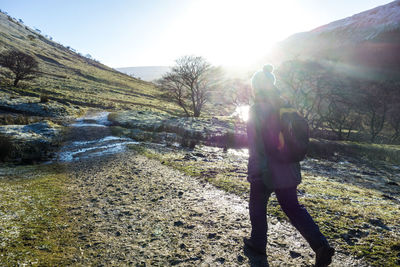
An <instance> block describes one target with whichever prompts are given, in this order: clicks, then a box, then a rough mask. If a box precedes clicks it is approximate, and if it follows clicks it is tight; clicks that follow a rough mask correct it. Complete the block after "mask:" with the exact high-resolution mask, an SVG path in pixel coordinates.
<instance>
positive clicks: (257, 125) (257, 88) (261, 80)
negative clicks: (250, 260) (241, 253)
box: [243, 65, 335, 266]
mask: <svg viewBox="0 0 400 267" xmlns="http://www.w3.org/2000/svg"><path fill="white" fill-rule="evenodd" d="M251 86H252V94H253V97H254V104H253V105H252V106H251V107H250V111H249V120H248V122H247V136H248V143H249V161H248V178H247V179H248V181H249V182H250V201H249V212H250V221H251V227H252V228H251V236H250V238H244V239H243V241H244V243H245V247H247V248H249V249H251V250H252V251H253V252H255V253H257V254H261V255H266V245H267V217H266V215H267V211H266V208H267V203H268V199H269V197H270V195H271V193H272V192H275V195H276V198H277V200H278V202H279V205H280V206H281V208H282V210H283V211H284V212H285V214H286V215H287V216H288V218H289V220H290V222H291V224H292V225H293V226H294V227H295V228H296V229H297V230H298V231H299V232H300V233H301V235H302V236H303V237H304V238H305V239H306V240H307V242H308V243H309V245H310V246H311V248H312V249H313V250H314V252H315V253H316V261H315V266H328V265H329V264H330V263H331V261H332V256H333V254H334V252H335V250H334V248H332V247H331V246H330V245H329V243H328V241H327V239H326V238H325V236H324V235H323V234H322V233H321V232H320V230H319V228H318V226H317V225H316V223H315V222H314V220H313V219H312V218H311V216H310V214H309V213H308V212H307V210H306V208H305V207H304V206H302V205H301V204H299V202H298V198H297V186H298V185H299V184H300V182H301V173H300V163H299V162H289V163H288V162H280V161H278V160H277V159H275V158H274V153H275V152H276V149H279V148H280V146H282V145H283V144H282V141H283V140H281V139H282V137H281V136H280V134H279V133H280V115H279V114H280V113H279V109H280V108H281V107H282V106H283V105H284V100H283V99H282V98H281V97H280V93H279V90H278V88H277V87H276V86H275V76H274V74H273V66H272V65H265V66H264V67H263V69H262V70H260V71H257V72H256V73H255V74H254V75H253V77H252V79H251Z"/></svg>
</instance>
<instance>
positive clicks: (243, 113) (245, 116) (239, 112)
mask: <svg viewBox="0 0 400 267" xmlns="http://www.w3.org/2000/svg"><path fill="white" fill-rule="evenodd" d="M249 110H250V106H249V105H242V106H237V107H236V109H235V112H233V114H232V117H239V119H240V120H242V121H244V122H246V121H248V120H249Z"/></svg>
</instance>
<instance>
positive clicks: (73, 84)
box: [0, 13, 182, 114]
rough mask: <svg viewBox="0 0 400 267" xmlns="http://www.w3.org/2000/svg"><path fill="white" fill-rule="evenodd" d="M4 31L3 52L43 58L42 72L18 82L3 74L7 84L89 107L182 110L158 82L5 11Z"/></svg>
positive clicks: (0, 30)
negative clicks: (137, 76) (71, 47)
mask: <svg viewBox="0 0 400 267" xmlns="http://www.w3.org/2000/svg"><path fill="white" fill-rule="evenodd" d="M0 37H1V38H0V47H1V49H0V52H3V51H4V50H9V49H17V50H20V51H22V52H25V53H28V54H30V55H32V56H34V57H35V58H36V59H37V60H38V62H39V69H40V72H41V75H40V76H39V77H38V78H37V79H35V80H33V81H30V82H24V81H21V85H20V86H18V87H17V88H15V87H12V86H11V84H12V81H11V80H8V79H7V78H6V77H2V76H1V75H0V78H1V79H0V80H1V84H0V88H3V90H8V91H10V92H18V93H20V94H22V95H31V96H37V97H38V100H39V97H40V95H42V94H46V95H47V96H48V97H49V99H51V100H55V101H59V102H69V103H72V104H73V105H79V106H85V107H95V108H108V109H116V110H118V109H141V110H157V111H161V112H171V111H172V112H178V113H179V114H180V113H182V112H181V110H180V109H179V107H178V106H177V105H175V104H173V103H171V102H168V101H165V100H164V99H163V98H161V97H160V95H161V92H160V91H159V89H158V88H157V87H155V86H154V85H153V84H152V83H149V82H145V81H141V80H138V79H135V78H132V77H130V76H128V75H125V74H122V73H120V72H118V71H116V70H114V69H112V68H110V67H107V66H105V65H103V64H101V63H99V62H96V61H94V60H91V59H87V58H85V57H83V56H80V55H79V54H77V53H75V52H73V51H71V50H69V49H67V48H66V47H64V46H62V45H60V44H58V43H55V42H53V41H50V40H48V39H46V38H45V37H43V36H42V35H40V34H38V33H36V32H34V31H32V30H30V29H29V28H26V27H25V26H24V25H23V24H21V23H18V22H15V21H13V20H9V19H8V18H7V16H6V15H5V14H3V13H0ZM1 71H5V70H4V69H1Z"/></svg>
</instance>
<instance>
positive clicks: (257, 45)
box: [166, 0, 298, 66]
mask: <svg viewBox="0 0 400 267" xmlns="http://www.w3.org/2000/svg"><path fill="white" fill-rule="evenodd" d="M289 3H290V4H289ZM288 5H290V7H291V8H287V7H288ZM294 5H295V1H289V0H286V1H264V0H248V1H232V0H231V1H227V0H220V1H212V0H202V1H193V3H192V5H191V6H189V8H188V9H187V10H186V12H185V14H184V15H183V16H182V17H179V18H177V19H176V21H175V22H174V24H173V25H172V27H170V31H168V33H166V34H167V35H168V37H167V36H166V38H168V39H170V40H174V39H176V38H178V39H179V40H181V42H179V44H178V45H176V46H175V47H173V48H171V49H174V50H176V51H179V53H180V54H182V55H185V54H196V55H202V56H204V57H206V58H207V59H208V60H210V61H211V63H213V64H217V65H231V66H241V65H243V64H244V65H247V64H251V63H254V62H255V61H257V60H259V59H260V58H263V57H264V56H265V55H266V54H267V53H268V50H269V49H270V48H271V47H272V46H273V45H274V44H275V43H276V42H278V41H280V40H282V39H283V38H285V37H287V36H288V34H289V33H291V28H292V27H293V23H298V22H296V18H297V17H298V13H296V12H297V11H298V9H296V7H294ZM295 11H296V12H295ZM282 12H284V14H285V17H288V15H289V17H290V18H292V19H291V20H290V21H288V20H286V21H285V20H284V19H282ZM288 32H289V33H288ZM174 44H176V43H174Z"/></svg>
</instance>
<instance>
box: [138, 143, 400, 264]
mask: <svg viewBox="0 0 400 267" xmlns="http://www.w3.org/2000/svg"><path fill="white" fill-rule="evenodd" d="M131 148H132V149H134V150H136V151H138V152H139V153H142V154H143V155H145V156H146V157H148V158H151V159H156V160H159V161H160V162H161V163H163V164H165V165H167V166H170V167H172V168H175V169H177V170H180V171H182V172H183V173H185V174H187V175H190V176H193V177H196V178H197V179H199V180H200V181H204V182H209V183H211V184H213V185H214V186H216V187H218V188H221V189H222V190H225V191H227V192H231V193H234V194H236V195H239V196H240V197H242V198H244V199H246V200H247V199H248V194H249V183H248V182H247V181H246V174H245V173H246V170H247V166H246V163H247V162H245V163H243V162H241V163H239V164H236V163H233V162H232V161H231V160H229V159H226V158H225V159H222V160H217V161H215V162H208V161H201V160H190V159H184V152H177V151H173V152H158V151H156V150H152V149H147V148H144V147H143V146H140V145H132V146H131ZM299 190H300V191H304V192H305V193H306V195H305V196H301V197H300V202H301V203H302V204H304V205H305V206H306V208H307V210H308V211H309V212H310V214H311V215H312V217H313V218H314V219H315V221H316V222H317V224H318V225H319V226H320V228H321V231H322V232H323V233H324V234H325V235H326V236H327V237H328V239H329V240H330V241H331V242H333V244H334V246H335V247H336V249H337V250H338V251H341V252H344V253H348V254H350V255H352V256H353V257H356V258H360V259H362V260H363V261H365V262H367V263H368V264H371V265H373V266H398V264H399V263H400V257H399V256H400V241H399V240H400V233H399V232H398V231H399V229H398V226H399V223H400V220H399V218H400V210H399V204H397V203H395V202H393V201H392V200H388V199H385V198H383V197H382V193H381V192H380V191H378V190H372V189H367V188H364V187H361V186H356V185H351V184H346V183H340V182H336V181H334V180H332V179H330V178H329V177H322V176H314V175H311V174H308V173H303V182H302V184H301V185H300V186H299ZM268 213H269V214H271V215H273V216H276V217H277V218H278V219H279V220H285V221H287V220H288V219H287V217H286V215H285V214H284V213H283V212H282V210H281V208H280V206H279V204H278V202H277V200H276V198H275V197H274V196H272V197H271V199H270V201H269V204H268ZM371 220H374V221H376V222H379V223H378V225H371ZM380 223H382V225H383V226H385V225H386V226H388V227H389V228H391V229H390V230H386V229H384V228H382V227H381V226H379V224H380ZM394 227H397V228H395V229H393V228H394ZM354 236H357V238H356V239H355V238H353V237H354ZM346 239H347V241H346ZM352 242H353V243H354V244H352Z"/></svg>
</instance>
